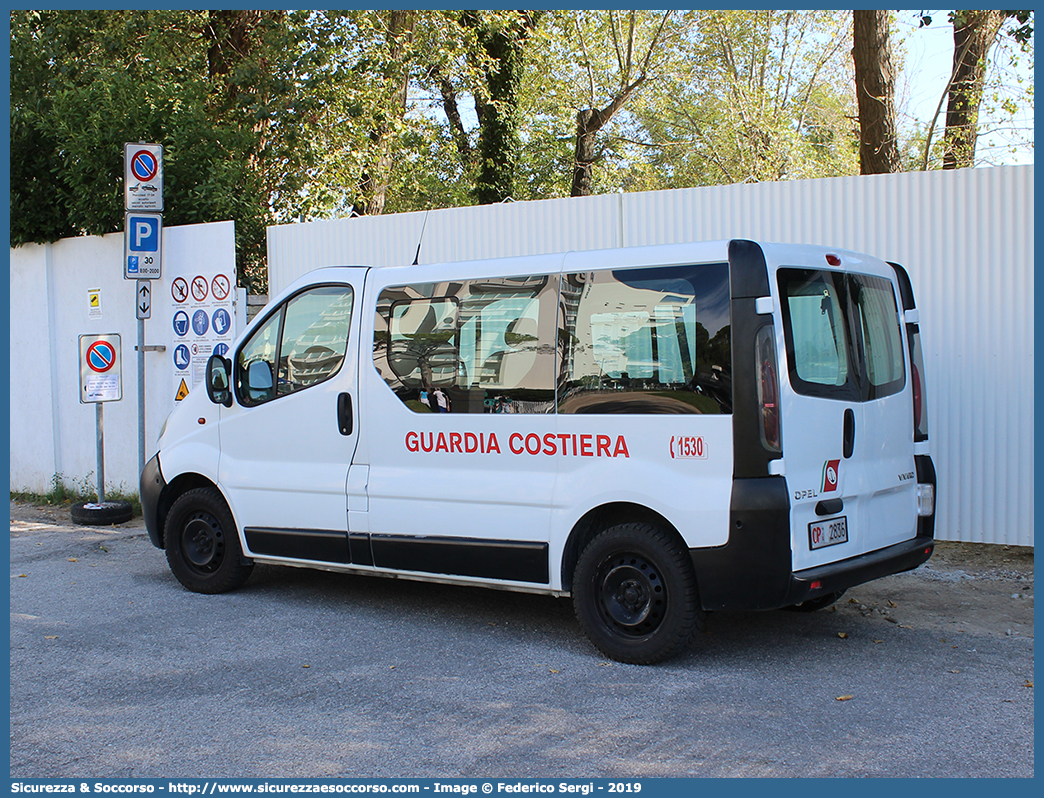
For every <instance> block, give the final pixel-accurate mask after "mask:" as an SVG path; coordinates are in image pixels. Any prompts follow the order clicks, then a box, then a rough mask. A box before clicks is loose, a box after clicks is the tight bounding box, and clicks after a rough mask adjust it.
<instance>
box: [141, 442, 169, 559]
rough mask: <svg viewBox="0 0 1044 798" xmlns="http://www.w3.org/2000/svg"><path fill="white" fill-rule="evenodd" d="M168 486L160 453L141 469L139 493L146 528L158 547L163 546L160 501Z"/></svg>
mask: <svg viewBox="0 0 1044 798" xmlns="http://www.w3.org/2000/svg"><path fill="white" fill-rule="evenodd" d="M165 487H167V482H166V480H164V479H163V472H162V471H160V464H159V453H156V455H154V456H153V458H152V459H151V460H149V462H147V463H146V464H145V467H144V468H143V469H142V470H141V482H140V485H139V491H138V495H139V496H140V497H141V514H142V515H143V516H145V530H146V531H147V532H148V533H149V540H151V541H152V545H153V546H155V547H156V548H157V549H162V548H163V529H162V528H161V527H160V522H159V503H160V495H161V494H162V493H163V489H164V488H165Z"/></svg>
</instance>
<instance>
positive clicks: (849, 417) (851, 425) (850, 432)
mask: <svg viewBox="0 0 1044 798" xmlns="http://www.w3.org/2000/svg"><path fill="white" fill-rule="evenodd" d="M854 450H855V413H854V412H853V410H852V408H850V407H849V408H847V409H846V410H845V459H846V460H847V459H848V458H849V457H851V456H852V452H853V451H854Z"/></svg>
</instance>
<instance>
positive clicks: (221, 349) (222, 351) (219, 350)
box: [214, 344, 228, 357]
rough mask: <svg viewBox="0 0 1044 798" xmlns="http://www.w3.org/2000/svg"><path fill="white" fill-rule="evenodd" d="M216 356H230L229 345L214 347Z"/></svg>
mask: <svg viewBox="0 0 1044 798" xmlns="http://www.w3.org/2000/svg"><path fill="white" fill-rule="evenodd" d="M214 354H215V355H221V356H222V357H224V356H225V355H227V354H228V344H218V345H217V346H215V347H214Z"/></svg>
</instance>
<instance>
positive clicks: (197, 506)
mask: <svg viewBox="0 0 1044 798" xmlns="http://www.w3.org/2000/svg"><path fill="white" fill-rule="evenodd" d="M164 542H165V547H166V551H167V564H168V565H169V566H170V570H171V572H172V573H173V574H174V576H176V577H177V579H178V581H179V582H181V584H182V585H184V586H185V587H186V588H188V589H189V590H191V591H193V592H195V593H225V592H227V591H229V590H235V589H236V588H237V587H239V586H240V585H242V584H243V583H244V582H245V581H246V580H247V578H248V577H249V576H250V573H251V571H253V569H254V564H253V563H252V562H244V561H243V549H242V548H241V547H240V545H239V533H238V532H237V530H236V523H235V521H234V520H233V518H232V512H231V511H230V510H229V509H228V505H227V504H225V500H224V498H222V496H221V494H220V493H219V492H218V490H217V489H216V488H195V489H193V490H190V491H188V492H186V493H184V494H183V495H182V496H180V497H179V498H178V500H177V501H175V502H174V504H173V506H172V507H171V508H170V513H169V514H168V515H167V523H166V525H165V527H164Z"/></svg>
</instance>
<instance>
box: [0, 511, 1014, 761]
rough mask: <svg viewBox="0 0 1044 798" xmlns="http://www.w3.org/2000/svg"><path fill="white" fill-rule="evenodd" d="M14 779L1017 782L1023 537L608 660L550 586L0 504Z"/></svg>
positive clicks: (962, 548)
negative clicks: (213, 550) (488, 581)
mask: <svg viewBox="0 0 1044 798" xmlns="http://www.w3.org/2000/svg"><path fill="white" fill-rule="evenodd" d="M11 514H12V519H11V544H10V545H11V572H10V576H11V591H10V595H11V699H10V701H11V703H10V723H11V733H10V734H11V747H10V757H11V758H10V763H11V776H12V777H19V778H57V777H70V778H80V777H87V776H96V777H101V778H159V777H162V778H168V777H194V778H202V777H206V778H239V777H255V776H266V777H282V778H297V777H327V778H360V777H386V778H397V777H404V776H405V777H410V776H413V777H425V778H440V777H442V778H445V777H447V776H448V777H456V778H476V777H486V776H493V777H504V778H512V779H515V778H533V777H554V778H556V779H557V778H586V777H601V778H606V777H610V778H629V777H643V778H648V777H693V776H699V777H720V776H752V777H763V776H783V777H822V776H859V777H867V776H870V777H909V776H925V777H998V776H1000V777H1003V776H1016V777H1032V776H1033V775H1034V759H1033V755H1034V751H1033V746H1034V728H1033V715H1034V705H1033V681H1032V680H1033V670H1034V653H1033V647H1034V642H1033V552H1032V550H1031V549H1022V548H1015V547H1003V546H984V545H975V544H956V543H946V542H941V543H940V544H939V546H938V548H937V552H936V554H935V556H934V557H933V558H932V559H931V560H930V561H929V562H928V563H927V564H925V565H924V566H922V567H921V568H918V569H917V570H915V571H912V572H909V573H906V574H898V575H895V576H891V577H887V578H885V579H881V580H877V581H875V582H872V583H869V584H867V585H862V586H860V587H857V588H854V589H853V590H851V591H849V592H848V594H846V595H845V596H844V597H843V598H842V599H841V601H839V602H838V603H837V604H836V605H834V607H832V608H829V609H827V610H825V611H821V612H817V613H811V614H807V613H791V612H762V613H754V612H749V613H740V612H733V613H727V612H722V613H714V614H712V615H711V616H710V617H709V618H708V621H707V626H706V629H705V631H704V633H703V634H700V635H698V636H697V640H696V641H695V643H694V644H693V646H692V647H691V649H690V650H687V651H686V652H683V653H682V654H681V655H680V656H679V657H677V658H675V659H673V660H671V661H669V662H667V663H664V664H662V665H660V666H656V667H649V668H644V667H640V666H629V665H621V664H619V663H613V662H607V661H605V660H604V659H603V658H602V657H600V656H599V654H598V653H597V652H596V651H595V650H594V649H593V647H592V646H591V645H590V644H589V643H588V642H587V641H586V640H585V639H584V638H583V637H582V635H581V634H580V631H579V629H578V627H577V624H576V621H575V619H574V618H573V614H572V610H571V607H570V606H569V602H568V601H566V600H556V599H552V598H549V597H545V596H533V595H524V594H517V593H505V592H500V591H491V590H481V589H478V588H462V587H450V586H445V585H432V584H425V583H417V582H405V581H400V580H389V579H374V578H370V577H364V576H347V575H341V574H332V573H326V572H320V571H312V570H304V569H297V568H280V567H274V566H262V567H258V568H257V569H255V572H254V575H253V576H252V577H251V579H250V581H249V582H248V583H247V584H246V585H245V586H244V587H243V588H242V589H240V590H239V591H236V592H234V593H229V594H225V595H223V596H200V595H197V594H193V593H189V592H187V591H185V590H183V589H181V587H180V586H179V585H178V584H177V583H176V581H175V580H174V578H173V576H172V575H171V574H170V572H169V570H168V569H167V568H166V563H165V562H164V558H163V554H162V552H160V551H158V550H156V549H155V548H153V547H152V546H151V544H150V543H149V541H148V539H147V537H146V536H145V533H144V527H143V524H142V521H141V519H140V518H136V519H134V520H132V521H130V522H128V523H127V524H123V525H120V526H117V527H112V528H95V527H81V526H74V525H73V524H72V522H71V519H70V517H69V511H68V509H64V508H53V507H52V508H47V507H43V508H38V507H32V506H27V505H20V504H16V505H14V506H12V508H11Z"/></svg>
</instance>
